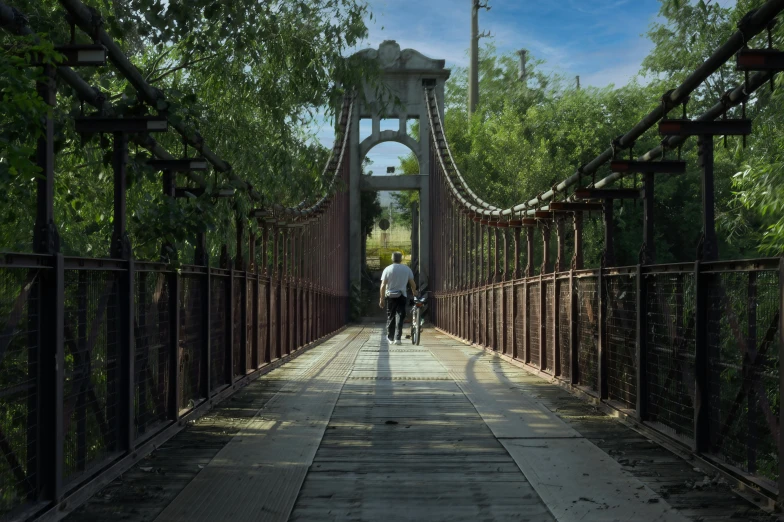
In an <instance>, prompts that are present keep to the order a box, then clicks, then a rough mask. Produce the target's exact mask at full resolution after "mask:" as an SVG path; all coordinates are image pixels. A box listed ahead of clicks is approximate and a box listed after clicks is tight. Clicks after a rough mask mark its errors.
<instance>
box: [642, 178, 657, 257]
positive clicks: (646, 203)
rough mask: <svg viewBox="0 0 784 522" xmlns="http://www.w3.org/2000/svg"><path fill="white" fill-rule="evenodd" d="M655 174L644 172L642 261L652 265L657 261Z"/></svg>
mask: <svg viewBox="0 0 784 522" xmlns="http://www.w3.org/2000/svg"><path fill="white" fill-rule="evenodd" d="M653 177H654V174H651V173H646V174H643V229H642V243H643V255H642V263H643V264H646V265H652V264H654V263H655V262H656V243H655V235H654V233H655V231H654V217H653V216H654V205H655V200H654V197H653V194H654V192H653V191H654V182H653V181H654V178H653Z"/></svg>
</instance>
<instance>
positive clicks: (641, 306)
mask: <svg viewBox="0 0 784 522" xmlns="http://www.w3.org/2000/svg"><path fill="white" fill-rule="evenodd" d="M636 282H637V343H636V345H637V351H636V352H637V353H636V358H637V361H636V362H637V376H636V378H637V404H636V408H635V409H636V410H637V419H638V420H640V421H646V420H648V379H647V375H648V374H647V371H646V370H647V365H648V338H647V331H648V297H647V296H648V288H647V285H646V284H645V276H644V275H643V270H642V265H637V279H636Z"/></svg>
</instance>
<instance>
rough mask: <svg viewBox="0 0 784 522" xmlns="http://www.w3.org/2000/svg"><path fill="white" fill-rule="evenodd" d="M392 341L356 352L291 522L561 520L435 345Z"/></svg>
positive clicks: (380, 339)
mask: <svg viewBox="0 0 784 522" xmlns="http://www.w3.org/2000/svg"><path fill="white" fill-rule="evenodd" d="M384 337H385V336H384V334H383V330H382V329H381V328H378V329H377V331H376V332H375V336H374V337H372V338H371V340H370V341H369V342H368V343H367V344H366V346H365V347H364V348H363V349H362V351H361V352H360V354H359V356H358V357H357V359H356V361H355V365H354V370H353V371H352V372H351V375H350V376H349V378H348V380H347V381H346V384H345V385H344V386H343V391H342V392H341V395H340V399H339V400H338V402H337V404H336V405H335V409H334V411H333V414H332V420H331V421H330V424H329V426H328V427H327V430H326V433H325V434H324V438H323V440H322V442H321V445H320V447H319V450H318V452H317V454H316V457H315V459H314V462H313V465H312V466H311V469H310V472H309V473H308V476H307V478H306V480H305V483H304V484H303V487H302V490H301V492H300V495H299V498H298V499H297V503H296V505H295V507H294V511H293V513H292V515H291V518H290V520H292V521H303V522H304V521H314V522H320V521H337V520H341V521H342V520H356V521H385V520H401V521H408V520H411V521H414V520H416V521H434V520H450V521H463V520H465V521H476V520H499V521H503V520H509V521H512V520H514V521H521V520H531V521H547V520H553V518H552V516H551V514H550V512H549V510H548V509H547V507H546V506H545V505H544V503H543V502H542V501H541V499H540V498H539V495H537V494H536V492H535V491H534V490H533V488H532V487H531V485H530V484H529V483H528V481H527V480H526V478H525V476H524V475H523V474H522V473H521V472H520V469H519V468H518V467H517V466H516V465H515V463H514V461H513V460H512V458H511V457H510V456H509V453H508V452H507V451H506V450H505V449H504V447H503V445H502V444H501V443H500V442H499V441H498V440H497V439H496V438H495V437H494V436H493V433H492V432H491V431H490V429H488V427H487V424H486V423H485V422H484V421H483V420H482V418H481V417H480V416H479V414H478V413H477V412H476V409H475V408H474V407H473V405H472V404H471V402H470V401H469V400H468V399H467V398H466V396H465V394H464V393H463V392H462V391H461V389H460V387H459V386H458V385H457V384H456V383H455V382H454V380H453V379H452V378H451V376H450V375H449V372H448V371H447V370H446V369H445V368H444V366H443V365H442V364H440V363H439V362H438V360H437V359H436V358H434V357H433V355H432V354H431V353H430V350H429V349H428V348H426V347H425V346H420V347H416V348H415V347H408V348H406V347H394V346H393V347H389V346H388V344H387V341H386V339H385V338H384Z"/></svg>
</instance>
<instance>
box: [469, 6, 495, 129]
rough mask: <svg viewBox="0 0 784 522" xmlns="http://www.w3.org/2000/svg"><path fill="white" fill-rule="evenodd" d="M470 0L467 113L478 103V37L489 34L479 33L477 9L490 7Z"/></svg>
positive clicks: (470, 112)
mask: <svg viewBox="0 0 784 522" xmlns="http://www.w3.org/2000/svg"><path fill="white" fill-rule="evenodd" d="M470 1H471V63H470V67H469V70H468V76H469V78H468V115H469V116H471V115H473V114H474V112H476V106H477V104H478V103H479V39H480V38H484V37H487V36H490V33H482V34H479V10H480V9H487V10H488V11H489V10H490V7H489V6H488V5H487V2H486V1H485V2H484V3H482V2H481V0H470Z"/></svg>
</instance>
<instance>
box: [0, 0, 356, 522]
mask: <svg viewBox="0 0 784 522" xmlns="http://www.w3.org/2000/svg"><path fill="white" fill-rule="evenodd" d="M61 4H63V6H64V7H65V9H66V10H67V11H68V13H69V15H70V17H71V19H72V20H73V22H74V23H75V24H76V25H77V26H79V27H81V28H82V29H84V30H85V31H88V32H90V34H91V35H92V36H93V37H94V38H95V39H96V40H97V41H98V42H99V44H94V45H96V46H97V47H100V48H101V49H103V50H104V52H105V53H106V54H107V55H108V57H109V60H110V61H111V62H112V64H113V65H114V67H115V69H116V71H117V72H118V73H119V74H120V75H122V76H124V77H126V78H127V79H129V81H130V83H131V85H132V86H133V88H134V89H135V90H136V91H137V94H138V95H139V97H140V99H141V100H143V101H145V102H147V103H149V104H150V105H151V110H153V111H158V110H161V107H166V106H168V103H167V102H166V99H165V96H164V94H163V93H162V92H160V91H159V90H157V89H154V88H153V87H152V86H150V85H149V84H148V83H147V82H146V81H145V80H144V79H143V78H142V76H141V75H140V74H139V72H138V70H137V69H136V68H135V67H134V66H133V65H132V64H131V63H130V61H129V60H128V59H127V58H126V57H125V56H124V55H123V54H122V52H121V51H120V47H119V46H118V45H117V44H116V43H115V42H114V41H113V40H112V39H111V37H110V36H109V35H108V34H107V33H106V32H105V31H103V29H101V26H100V24H99V23H98V22H100V20H99V19H98V18H97V13H95V12H94V11H91V10H89V9H87V8H86V7H85V6H84V5H83V4H82V3H81V2H80V1H79V0H62V1H61ZM0 27H2V28H4V29H7V30H9V31H11V32H13V33H15V34H21V35H30V34H31V33H32V32H33V31H32V29H30V28H28V27H27V26H26V19H25V17H24V16H22V14H21V13H19V12H18V11H16V10H14V9H11V8H10V7H8V6H5V5H4V4H2V3H0ZM77 65H78V64H77ZM43 69H44V75H43V76H44V78H43V80H41V81H39V82H38V84H37V85H36V86H35V87H36V88H37V92H38V93H39V94H40V95H41V96H42V98H43V99H44V100H45V101H46V102H47V103H49V104H50V105H54V104H55V101H56V95H57V90H56V82H55V79H56V78H59V79H60V80H62V81H64V82H66V83H67V84H68V85H70V86H71V87H73V88H74V91H75V94H76V96H77V97H78V98H79V99H80V100H81V101H84V102H87V103H88V104H90V105H93V106H95V107H97V108H99V109H100V113H99V114H98V116H100V117H99V118H83V120H85V121H87V122H88V123H95V122H96V121H99V120H100V122H101V124H102V125H109V126H111V125H114V126H115V127H116V128H114V130H112V131H111V133H112V134H113V135H114V151H113V158H114V160H113V163H112V170H113V174H114V178H113V189H114V191H113V192H114V215H113V229H114V230H113V233H112V243H111V253H110V258H106V259H93V258H86V257H65V256H63V254H62V253H61V252H60V246H59V238H58V234H57V226H56V224H55V197H54V195H55V191H56V190H61V189H62V188H58V185H57V184H56V183H55V170H54V164H55V163H54V155H55V148H54V134H53V129H54V121H53V118H52V117H50V116H47V117H45V118H43V120H44V121H43V128H44V133H43V137H42V138H41V139H40V140H39V141H38V154H37V163H38V166H39V167H40V169H41V176H40V178H39V179H36V180H33V181H31V184H35V185H36V188H37V206H36V225H35V231H31V236H32V238H33V251H34V252H35V253H34V254H22V253H8V254H2V253H0V397H1V398H0V520H2V521H6V520H26V519H29V518H34V517H36V516H39V515H42V514H54V516H56V512H57V510H58V508H59V506H61V505H64V504H66V503H73V502H74V499H76V500H79V499H82V500H84V499H85V498H86V496H85V495H88V494H89V492H90V491H91V488H94V487H97V485H98V484H100V483H102V481H105V480H107V477H112V476H115V475H116V474H117V473H119V472H121V470H124V469H127V468H128V466H130V465H131V464H132V463H133V462H134V461H136V460H138V459H140V458H142V457H144V456H145V455H147V454H148V453H149V452H150V451H152V450H153V449H154V448H155V447H157V446H158V445H160V444H161V443H162V442H163V441H164V440H166V439H168V438H169V437H171V436H172V435H173V434H174V433H176V431H177V430H178V429H179V426H182V425H183V423H184V421H187V420H189V419H193V418H195V417H196V416H198V415H200V414H201V413H202V412H204V411H206V409H208V408H209V407H210V406H211V404H213V403H215V402H217V401H218V400H221V399H222V398H224V397H226V396H227V395H229V394H230V393H232V392H233V390H235V389H237V387H239V386H242V385H244V384H246V383H247V382H249V381H250V380H252V379H254V378H255V377H257V376H258V375H260V374H261V373H263V372H264V371H267V370H269V369H271V368H273V367H275V366H277V365H278V364H280V363H282V362H285V361H286V360H288V359H289V358H290V356H291V355H292V354H294V353H295V352H297V351H298V350H301V349H302V348H303V347H305V346H308V345H310V344H312V343H314V342H316V341H317V340H319V339H321V338H323V337H324V336H326V335H329V334H331V333H333V332H335V331H337V330H339V329H340V328H341V327H342V326H344V325H345V324H346V323H347V322H348V310H349V281H348V271H340V270H334V268H333V267H334V266H347V260H348V253H347V251H346V248H345V246H346V244H347V242H348V216H349V212H348V204H349V198H348V194H347V192H346V191H345V190H343V188H344V187H346V186H348V178H349V170H350V166H349V155H348V154H346V150H347V143H348V139H349V134H350V129H349V122H350V121H351V114H352V111H353V108H354V96H353V95H352V94H349V95H347V96H345V97H344V100H343V105H342V107H341V108H339V111H338V113H337V123H338V125H337V137H336V139H335V144H334V146H333V148H332V151H331V155H330V157H329V160H328V161H327V164H326V166H325V169H324V171H323V173H322V182H323V183H324V186H325V187H326V189H325V192H324V194H319V195H317V198H316V201H315V202H309V201H308V200H305V201H303V202H302V203H301V204H299V205H297V206H295V207H284V206H282V205H280V204H278V203H268V202H265V201H264V199H263V198H262V197H261V195H260V194H259V193H258V192H257V191H256V190H255V189H254V188H253V186H252V185H251V184H249V183H247V182H245V181H243V180H242V179H240V178H239V176H238V174H236V173H234V172H232V171H231V168H230V167H229V165H228V164H227V163H226V162H225V161H224V160H223V159H221V158H220V157H218V155H217V154H216V153H215V152H213V151H211V150H210V149H209V147H208V146H207V144H205V143H204V140H202V139H201V138H199V135H198V133H197V132H195V129H191V128H188V127H187V126H186V125H185V124H184V123H182V122H181V120H179V119H178V118H175V117H174V116H175V115H174V114H170V113H168V112H166V111H163V112H161V113H159V114H158V115H157V116H155V117H153V118H154V119H156V122H157V123H156V125H159V126H168V125H169V124H171V126H172V127H173V128H174V129H175V130H176V131H177V132H179V133H180V134H181V135H182V137H183V139H184V140H186V142H187V143H189V144H190V145H191V146H193V147H194V148H195V149H196V150H197V151H198V152H199V153H200V154H201V155H202V158H184V159H179V160H178V159H176V158H174V157H173V156H172V155H171V154H170V153H168V152H167V151H166V150H165V149H164V148H163V147H161V146H160V145H159V144H158V143H157V142H155V140H153V139H152V138H150V136H149V135H148V134H147V133H145V132H136V131H135V130H128V122H129V119H124V118H114V117H113V116H114V111H113V108H112V106H111V104H110V103H109V102H108V101H105V100H104V98H105V97H104V96H102V95H101V93H100V92H99V91H97V89H93V88H92V87H90V86H89V84H87V83H86V82H85V81H84V80H83V79H82V78H81V77H80V76H79V75H78V74H77V73H76V72H75V71H74V69H71V68H70V67H68V66H65V65H56V64H45V65H43ZM168 120H171V121H168ZM167 122H168V123H167ZM129 139H130V140H133V141H136V143H138V144H140V145H142V146H143V147H145V148H147V149H148V150H150V152H151V153H152V154H153V155H154V156H155V157H156V158H157V160H158V163H157V164H156V165H164V166H162V167H160V168H159V170H160V171H161V172H162V174H161V181H162V183H161V185H162V190H163V194H164V195H165V196H166V197H167V198H171V199H172V200H173V199H174V198H177V197H180V196H179V194H180V193H181V192H182V191H194V192H195V191H198V190H202V191H205V190H209V191H211V192H210V195H211V196H212V197H223V195H222V194H221V186H220V184H216V186H214V187H213V186H211V185H210V184H207V183H205V181H204V178H203V177H201V176H200V175H199V174H197V173H194V172H190V170H189V168H190V167H188V168H185V169H184V171H183V167H182V165H183V164H185V165H191V163H192V162H193V163H203V164H204V165H206V164H207V163H209V164H211V165H212V167H213V168H214V169H215V170H216V171H218V172H220V173H222V174H221V175H222V176H223V177H224V178H226V179H227V180H228V181H230V182H231V185H232V187H235V188H236V189H237V190H241V191H244V192H245V193H246V194H247V195H248V197H249V200H250V201H251V202H253V203H254V204H255V205H256V206H258V208H255V209H252V210H250V212H249V213H248V215H247V216H242V215H239V213H237V214H236V215H232V216H231V218H234V219H236V225H237V226H236V231H237V237H236V244H235V247H236V248H235V249H234V250H235V252H236V257H235V258H234V259H229V256H228V251H229V248H228V244H227V242H228V241H229V240H230V239H229V238H222V241H224V243H223V244H222V245H220V248H221V250H222V253H223V254H222V255H221V261H220V267H215V266H210V260H209V257H210V256H209V255H207V246H208V245H207V243H206V232H205V231H202V232H200V233H198V234H197V235H196V237H195V238H193V241H191V244H192V246H193V247H195V248H194V250H195V255H194V259H193V262H194V264H193V265H185V266H180V267H178V268H176V269H175V268H173V266H172V265H169V264H167V263H165V262H157V261H156V262H149V261H141V260H137V259H134V256H133V249H132V248H131V247H132V245H130V240H129V239H128V234H127V230H126V220H127V210H126V206H127V205H126V192H127V190H128V188H127V186H126V178H127V175H126V174H127V171H126V169H127V162H128V141H129ZM186 154H187V150H186ZM197 160H198V161H197ZM175 171H177V172H184V174H185V175H187V176H188V179H189V181H190V182H192V183H193V184H195V185H196V186H195V187H192V186H191V187H185V188H182V187H181V188H178V187H176V186H175V176H174V172H175ZM216 179H217V177H216ZM230 192H233V190H232V191H230ZM249 220H256V221H257V223H258V231H259V237H255V236H254V234H253V233H249V232H248V231H247V224H248V222H249ZM231 240H233V238H231ZM167 247H168V248H167V249H164V250H165V251H167V252H171V251H173V248H174V245H167ZM313 252H318V253H319V255H318V256H314V255H312V253H313ZM324 258H328V259H330V260H331V261H332V264H330V265H327V264H326V263H323V262H322V261H323V259H324ZM80 495H81V496H80Z"/></svg>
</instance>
